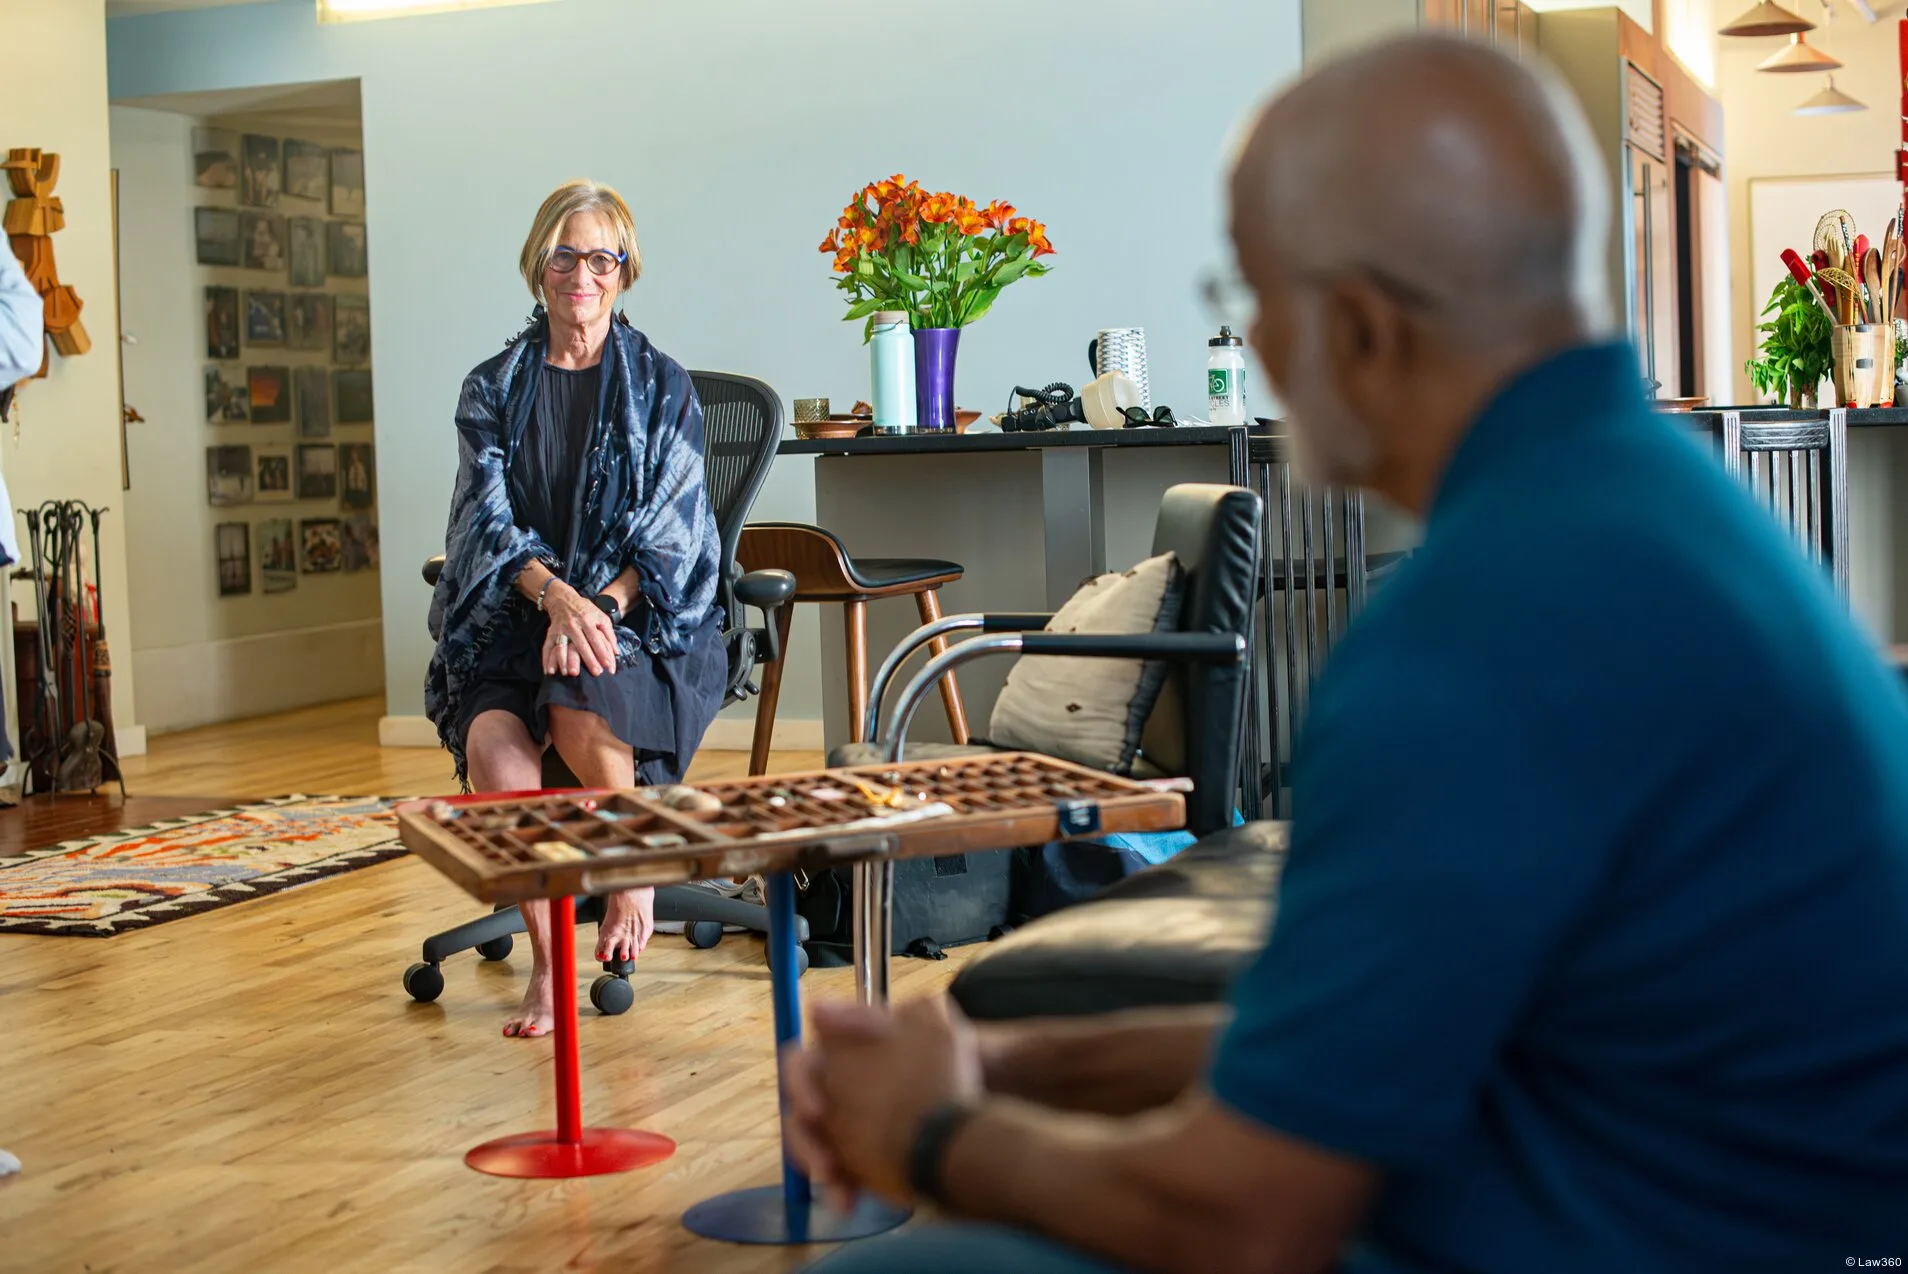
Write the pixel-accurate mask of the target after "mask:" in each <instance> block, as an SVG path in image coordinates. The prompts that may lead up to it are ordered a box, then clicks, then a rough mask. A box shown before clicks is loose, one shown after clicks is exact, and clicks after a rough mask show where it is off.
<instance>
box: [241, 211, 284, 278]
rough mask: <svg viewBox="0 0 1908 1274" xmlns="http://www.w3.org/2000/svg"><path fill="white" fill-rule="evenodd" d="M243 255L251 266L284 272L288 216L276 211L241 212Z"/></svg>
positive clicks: (242, 258) (248, 265)
mask: <svg viewBox="0 0 1908 1274" xmlns="http://www.w3.org/2000/svg"><path fill="white" fill-rule="evenodd" d="M239 239H240V247H241V252H240V257H241V261H240V264H242V265H243V266H244V267H245V268H246V269H248V270H270V271H271V272H272V273H273V274H283V273H285V219H284V218H283V217H281V216H279V215H278V214H277V213H275V212H247V213H241V214H240V216H239Z"/></svg>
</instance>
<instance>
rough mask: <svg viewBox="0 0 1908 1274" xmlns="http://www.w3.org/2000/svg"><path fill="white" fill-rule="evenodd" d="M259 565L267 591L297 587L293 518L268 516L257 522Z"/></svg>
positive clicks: (296, 542) (296, 543)
mask: <svg viewBox="0 0 1908 1274" xmlns="http://www.w3.org/2000/svg"><path fill="white" fill-rule="evenodd" d="M258 567H259V574H260V575H261V576H262V577H263V579H264V582H265V591H266V592H268V593H289V592H290V591H291V590H292V589H294V588H297V587H298V541H297V540H296V539H295V538H294V537H293V533H292V520H291V519H290V518H266V519H265V520H264V521H263V522H260V523H259V524H258Z"/></svg>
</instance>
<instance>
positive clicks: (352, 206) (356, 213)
mask: <svg viewBox="0 0 1908 1274" xmlns="http://www.w3.org/2000/svg"><path fill="white" fill-rule="evenodd" d="M331 215H332V216H334V217H362V216H363V215H364V152H362V151H356V150H334V151H332V152H331Z"/></svg>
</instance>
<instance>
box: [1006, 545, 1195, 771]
mask: <svg viewBox="0 0 1908 1274" xmlns="http://www.w3.org/2000/svg"><path fill="white" fill-rule="evenodd" d="M1184 579H1185V576H1184V572H1182V571H1181V570H1180V569H1179V560H1178V559H1177V558H1176V557H1174V556H1173V555H1172V554H1171V553H1162V554H1160V555H1159V556H1158V557H1149V558H1147V559H1146V560H1145V561H1144V562H1141V563H1140V564H1139V565H1138V566H1135V567H1134V568H1133V569H1132V570H1130V571H1122V572H1120V573H1118V574H1108V575H1102V576H1100V577H1099V578H1097V579H1091V580H1088V581H1087V582H1086V583H1085V584H1082V585H1081V586H1080V591H1079V592H1077V593H1075V594H1074V595H1073V596H1072V597H1070V598H1068V599H1067V604H1066V605H1065V606H1062V607H1061V608H1060V610H1059V612H1058V613H1057V614H1055V615H1054V617H1053V618H1052V619H1051V620H1049V621H1048V623H1047V631H1048V632H1054V633H1128V634H1132V633H1151V632H1171V631H1174V630H1176V629H1177V628H1178V627H1179V612H1180V606H1181V602H1182V596H1183V593H1184ZM1166 672H1167V665H1166V663H1165V661H1163V660H1158V659H1150V660H1141V659H1130V660H1129V659H1085V658H1079V659H1076V658H1071V657H1068V656H1064V655H1042V656H1023V657H1022V658H1021V660H1020V662H1018V663H1016V664H1015V665H1014V667H1013V671H1012V672H1010V673H1008V674H1007V684H1006V685H1005V686H1003V687H1002V688H1001V692H1000V697H999V698H998V699H996V700H994V716H993V720H992V721H991V722H990V723H989V724H988V730H987V737H988V742H990V743H992V744H993V745H994V746H995V747H1000V748H1012V749H1016V750H1025V751H1029V752H1044V753H1046V754H1047V755H1048V756H1057V757H1060V758H1061V759H1062V760H1067V761H1076V762H1078V763H1079V764H1081V765H1090V766H1092V767H1093V768H1095V769H1099V770H1110V771H1112V772H1113V773H1115V774H1127V773H1130V772H1131V771H1132V768H1133V758H1134V756H1135V755H1136V754H1137V753H1138V752H1139V746H1140V735H1141V731H1142V730H1143V729H1144V728H1145V725H1146V719H1147V717H1149V716H1150V715H1151V714H1152V711H1153V704H1154V702H1155V701H1156V700H1157V699H1158V698H1159V692H1160V687H1161V686H1162V685H1163V684H1164V683H1165V680H1166Z"/></svg>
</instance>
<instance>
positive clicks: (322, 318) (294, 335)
mask: <svg viewBox="0 0 1908 1274" xmlns="http://www.w3.org/2000/svg"><path fill="white" fill-rule="evenodd" d="M285 344H286V345H288V346H290V347H291V348H292V349H325V350H328V349H330V348H331V297H330V295H329V294H328V293H324V292H294V293H292V294H291V295H290V296H289V297H287V298H286V299H285Z"/></svg>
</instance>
